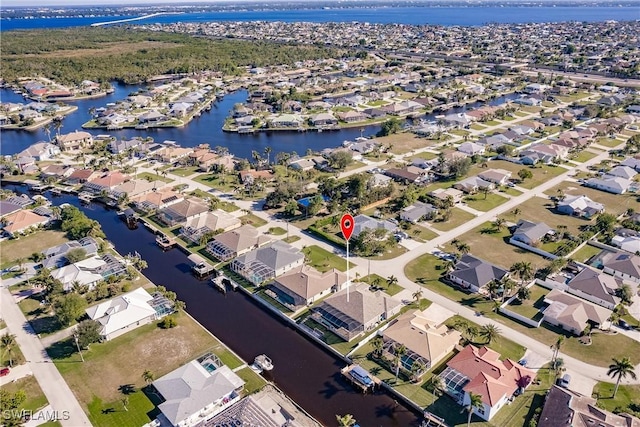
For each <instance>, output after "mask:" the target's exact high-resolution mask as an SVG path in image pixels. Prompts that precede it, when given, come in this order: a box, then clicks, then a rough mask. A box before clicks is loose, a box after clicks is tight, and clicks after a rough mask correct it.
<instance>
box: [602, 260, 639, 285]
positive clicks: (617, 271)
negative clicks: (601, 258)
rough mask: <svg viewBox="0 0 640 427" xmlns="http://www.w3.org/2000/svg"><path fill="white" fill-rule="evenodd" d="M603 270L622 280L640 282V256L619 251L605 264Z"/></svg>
mask: <svg viewBox="0 0 640 427" xmlns="http://www.w3.org/2000/svg"><path fill="white" fill-rule="evenodd" d="M603 268H604V269H603V271H604V272H605V273H607V274H611V275H612V276H615V277H618V278H620V279H622V280H625V281H629V282H633V283H639V284H640V256H638V255H632V254H628V253H619V254H617V255H616V256H614V257H613V258H611V259H608V260H606V261H605V262H604V264H603Z"/></svg>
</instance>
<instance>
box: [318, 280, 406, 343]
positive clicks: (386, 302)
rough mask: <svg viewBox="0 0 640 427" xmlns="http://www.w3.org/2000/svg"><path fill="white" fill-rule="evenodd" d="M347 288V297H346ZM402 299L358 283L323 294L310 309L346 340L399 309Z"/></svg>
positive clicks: (323, 322)
mask: <svg viewBox="0 0 640 427" xmlns="http://www.w3.org/2000/svg"><path fill="white" fill-rule="evenodd" d="M347 292H348V294H349V297H348V299H349V301H347ZM401 308H402V303H401V302H400V301H399V300H396V299H394V298H392V297H390V296H388V295H387V294H385V293H383V292H382V291H377V292H371V291H370V290H369V285H367V284H365V283H361V284H359V285H358V286H352V287H351V289H344V290H342V291H340V292H338V293H336V294H333V295H331V296H329V297H327V298H325V299H324V300H323V301H322V302H321V303H320V304H318V305H317V306H316V307H313V308H312V309H311V311H312V315H311V316H312V318H313V319H314V320H316V321H317V322H320V323H322V324H323V325H324V326H326V327H328V328H329V329H330V330H331V331H332V332H334V333H335V334H336V335H338V336H339V337H340V338H342V339H343V340H345V341H351V340H352V339H354V338H356V337H357V336H359V335H360V334H362V333H364V332H365V331H369V330H371V329H372V328H374V327H375V326H377V324H378V323H379V322H382V321H384V320H386V319H389V318H391V317H393V316H394V315H395V314H397V313H399V312H400V309H401Z"/></svg>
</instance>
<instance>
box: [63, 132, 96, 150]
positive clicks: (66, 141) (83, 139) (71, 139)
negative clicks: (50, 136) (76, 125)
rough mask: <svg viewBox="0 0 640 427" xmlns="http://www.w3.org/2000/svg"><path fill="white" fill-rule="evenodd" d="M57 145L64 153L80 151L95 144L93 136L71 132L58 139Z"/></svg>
mask: <svg viewBox="0 0 640 427" xmlns="http://www.w3.org/2000/svg"><path fill="white" fill-rule="evenodd" d="M56 143H57V144H58V146H59V147H60V149H61V150H62V151H69V150H79V149H80V148H82V147H86V146H89V145H91V144H93V136H91V134H90V133H89V132H78V131H75V132H71V133H67V134H63V135H58V136H57V137H56Z"/></svg>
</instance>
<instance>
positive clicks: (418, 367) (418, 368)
mask: <svg viewBox="0 0 640 427" xmlns="http://www.w3.org/2000/svg"><path fill="white" fill-rule="evenodd" d="M425 368H426V366H425V364H424V363H422V362H421V361H419V360H416V361H414V362H413V363H412V364H411V376H412V377H413V380H414V381H416V382H418V381H419V380H420V375H422V373H423V372H424V370H425Z"/></svg>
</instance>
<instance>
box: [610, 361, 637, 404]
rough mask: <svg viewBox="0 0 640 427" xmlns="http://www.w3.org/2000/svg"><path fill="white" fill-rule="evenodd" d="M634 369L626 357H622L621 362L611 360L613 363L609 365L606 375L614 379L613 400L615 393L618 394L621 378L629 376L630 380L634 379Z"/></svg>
mask: <svg viewBox="0 0 640 427" xmlns="http://www.w3.org/2000/svg"><path fill="white" fill-rule="evenodd" d="M634 369H635V367H634V366H633V363H631V360H629V358H628V357H623V358H622V359H621V360H618V359H616V358H615V357H614V358H613V363H612V364H611V365H609V370H608V371H607V375H609V376H610V377H612V378H616V377H617V379H616V387H615V388H614V389H613V398H614V399H615V397H616V393H617V392H618V386H620V380H621V379H623V378H627V376H630V377H631V378H632V379H634V380H635V379H636V378H637V376H636V373H635V371H634Z"/></svg>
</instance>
